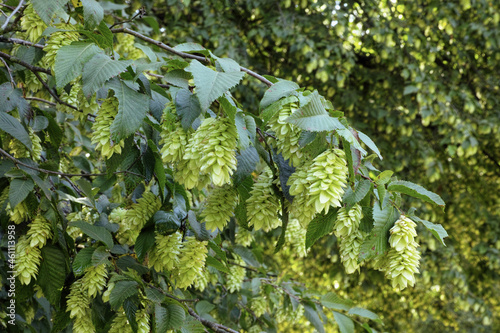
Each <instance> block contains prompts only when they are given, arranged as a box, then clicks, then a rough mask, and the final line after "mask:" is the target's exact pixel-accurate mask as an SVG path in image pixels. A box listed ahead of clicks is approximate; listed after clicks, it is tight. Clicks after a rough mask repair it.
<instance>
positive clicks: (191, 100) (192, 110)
mask: <svg viewBox="0 0 500 333" xmlns="http://www.w3.org/2000/svg"><path fill="white" fill-rule="evenodd" d="M175 109H176V112H177V115H178V116H179V117H180V118H181V125H182V128H184V130H185V131H187V130H188V129H189V128H190V127H191V126H192V125H193V121H194V120H195V119H196V118H198V117H199V116H200V114H201V106H200V102H199V100H198V98H196V96H195V95H194V94H193V93H192V92H190V91H189V90H187V89H182V90H180V91H179V92H178V93H177V95H176V96H175Z"/></svg>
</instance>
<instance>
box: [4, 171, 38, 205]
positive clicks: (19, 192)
mask: <svg viewBox="0 0 500 333" xmlns="http://www.w3.org/2000/svg"><path fill="white" fill-rule="evenodd" d="M34 187H35V183H33V181H32V180H31V179H21V178H15V179H12V181H11V182H10V186H9V202H10V206H11V207H12V209H14V207H16V206H17V205H18V204H20V203H21V202H22V201H23V200H24V199H26V197H27V196H28V194H30V193H31V191H33V188H34Z"/></svg>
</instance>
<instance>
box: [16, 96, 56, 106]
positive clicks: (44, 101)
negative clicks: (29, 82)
mask: <svg viewBox="0 0 500 333" xmlns="http://www.w3.org/2000/svg"><path fill="white" fill-rule="evenodd" d="M24 99H27V100H30V101H37V102H42V103H45V104H49V105H52V106H55V105H57V103H54V102H51V101H47V100H46V99H43V98H38V97H24Z"/></svg>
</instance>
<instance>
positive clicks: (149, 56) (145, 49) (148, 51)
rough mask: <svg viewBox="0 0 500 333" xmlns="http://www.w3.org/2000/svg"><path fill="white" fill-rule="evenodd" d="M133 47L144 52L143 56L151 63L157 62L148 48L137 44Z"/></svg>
mask: <svg viewBox="0 0 500 333" xmlns="http://www.w3.org/2000/svg"><path fill="white" fill-rule="evenodd" d="M134 46H135V47H136V48H138V49H139V50H141V51H142V52H144V54H145V55H146V56H147V57H148V59H149V60H150V61H152V62H153V61H157V60H158V57H157V56H156V54H155V53H154V52H153V50H152V49H151V48H150V47H149V46H147V45H144V44H139V43H135V44H134Z"/></svg>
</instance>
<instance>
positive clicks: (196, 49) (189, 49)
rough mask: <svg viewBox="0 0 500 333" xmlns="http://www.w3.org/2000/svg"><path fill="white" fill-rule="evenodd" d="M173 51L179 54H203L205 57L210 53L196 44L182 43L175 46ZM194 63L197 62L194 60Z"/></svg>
mask: <svg viewBox="0 0 500 333" xmlns="http://www.w3.org/2000/svg"><path fill="white" fill-rule="evenodd" d="M174 50H176V51H179V52H184V53H199V54H203V55H204V56H205V57H208V56H210V51H209V50H207V49H206V48H204V47H203V46H201V45H200V44H198V43H182V44H179V45H176V46H175V47H174ZM195 61H197V60H195Z"/></svg>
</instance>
